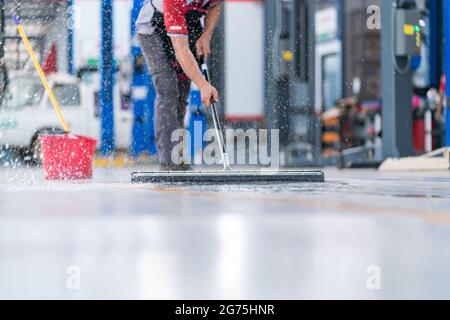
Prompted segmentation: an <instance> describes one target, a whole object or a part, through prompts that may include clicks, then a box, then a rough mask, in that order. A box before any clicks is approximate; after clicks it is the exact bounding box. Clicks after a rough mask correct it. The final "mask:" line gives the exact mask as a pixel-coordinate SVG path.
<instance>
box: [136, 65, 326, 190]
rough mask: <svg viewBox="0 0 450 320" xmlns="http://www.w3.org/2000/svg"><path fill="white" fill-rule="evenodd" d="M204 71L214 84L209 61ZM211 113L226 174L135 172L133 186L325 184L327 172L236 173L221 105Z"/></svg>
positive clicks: (266, 171) (215, 172)
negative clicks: (224, 126)
mask: <svg viewBox="0 0 450 320" xmlns="http://www.w3.org/2000/svg"><path fill="white" fill-rule="evenodd" d="M201 70H202V72H203V75H204V77H205V79H206V80H207V81H208V82H211V78H210V76H209V69H208V65H207V64H206V61H204V60H203V61H202V63H201ZM211 113H212V119H213V123H214V129H215V132H216V140H217V143H218V144H219V149H220V151H221V153H222V154H221V156H222V164H223V170H220V171H212V170H210V171H184V172H179V171H170V172H164V171H154V172H133V173H132V175H131V182H132V183H155V184H175V183H176V184H199V185H202V184H249V183H250V184H255V183H260V184H263V183H300V182H324V181H325V175H324V173H323V171H318V170H313V171H311V170H310V171H308V170H273V169H272V170H232V169H231V166H230V159H229V157H228V153H227V149H226V145H225V141H224V136H223V131H222V127H221V124H220V118H219V113H218V109H217V104H216V103H215V102H214V101H213V102H211Z"/></svg>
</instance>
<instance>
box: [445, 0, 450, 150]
mask: <svg viewBox="0 0 450 320" xmlns="http://www.w3.org/2000/svg"><path fill="white" fill-rule="evenodd" d="M444 34H445V77H446V95H447V108H446V109H447V110H446V117H445V128H446V146H447V147H450V83H449V81H450V0H444Z"/></svg>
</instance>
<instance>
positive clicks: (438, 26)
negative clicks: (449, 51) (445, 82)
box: [427, 1, 443, 88]
mask: <svg viewBox="0 0 450 320" xmlns="http://www.w3.org/2000/svg"><path fill="white" fill-rule="evenodd" d="M428 6H429V11H430V14H429V17H428V23H427V27H428V30H429V49H428V52H429V53H428V56H429V58H428V61H429V65H430V74H429V78H430V79H429V81H430V86H432V87H435V88H439V82H440V79H441V72H442V33H443V26H442V20H441V19H440V15H441V14H442V13H441V12H442V2H439V1H428Z"/></svg>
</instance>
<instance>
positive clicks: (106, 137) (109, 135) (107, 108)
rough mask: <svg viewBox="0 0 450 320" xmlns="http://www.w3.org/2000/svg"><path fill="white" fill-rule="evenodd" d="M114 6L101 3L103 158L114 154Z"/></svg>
mask: <svg viewBox="0 0 450 320" xmlns="http://www.w3.org/2000/svg"><path fill="white" fill-rule="evenodd" d="M112 19H113V4H112V0H102V3H101V33H102V34H101V43H102V49H101V66H100V71H101V83H100V107H101V144H100V153H101V155H102V156H110V155H112V154H113V152H114V99H113V88H114V54H113V51H114V50H113V20H112Z"/></svg>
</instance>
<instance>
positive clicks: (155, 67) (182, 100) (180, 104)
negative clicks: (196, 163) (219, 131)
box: [138, 34, 191, 165]
mask: <svg viewBox="0 0 450 320" xmlns="http://www.w3.org/2000/svg"><path fill="white" fill-rule="evenodd" d="M138 41H139V43H140V45H141V48H142V51H143V53H144V56H145V59H146V61H147V65H148V68H149V71H150V74H151V76H152V80H153V85H154V86H155V91H156V100H155V134H156V145H157V148H158V155H159V161H160V163H161V164H164V165H171V164H173V162H172V159H171V153H172V149H173V147H174V146H175V144H177V142H175V143H173V142H172V139H171V137H172V133H173V132H174V131H175V130H177V129H181V128H183V123H184V117H185V115H186V107H187V101H188V97H189V92H190V88H191V81H189V80H180V79H178V76H177V73H176V71H175V69H174V68H173V66H172V63H171V61H169V59H168V58H167V57H166V54H165V52H164V48H163V44H162V41H161V39H160V38H159V37H158V35H155V34H152V35H142V34H140V35H138Z"/></svg>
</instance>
